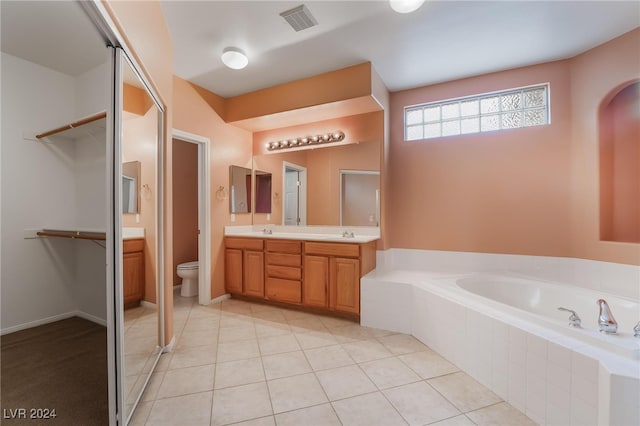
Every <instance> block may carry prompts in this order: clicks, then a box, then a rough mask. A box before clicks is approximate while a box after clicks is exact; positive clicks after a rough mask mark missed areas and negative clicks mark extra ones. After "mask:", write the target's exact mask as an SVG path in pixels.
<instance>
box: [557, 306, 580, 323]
mask: <svg viewBox="0 0 640 426" xmlns="http://www.w3.org/2000/svg"><path fill="white" fill-rule="evenodd" d="M558 310H559V311H565V312H571V316H570V317H569V325H570V326H571V327H580V326H581V324H582V320H581V319H580V317H579V316H578V314H576V312H575V311H572V310H571V309H567V308H563V307H559V308H558Z"/></svg>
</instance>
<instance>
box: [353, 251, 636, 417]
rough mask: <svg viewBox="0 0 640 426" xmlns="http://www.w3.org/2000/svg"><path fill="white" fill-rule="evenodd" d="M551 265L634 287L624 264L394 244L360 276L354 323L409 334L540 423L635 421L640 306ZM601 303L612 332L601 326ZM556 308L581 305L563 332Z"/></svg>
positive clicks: (632, 273)
mask: <svg viewBox="0 0 640 426" xmlns="http://www.w3.org/2000/svg"><path fill="white" fill-rule="evenodd" d="M407 259H410V261H408V260H407ZM585 266H586V268H585ZM554 268H556V269H558V270H560V271H561V272H562V273H560V274H557V275H558V276H560V277H562V278H566V277H571V278H574V279H575V282H572V284H575V283H576V282H590V283H591V285H593V286H594V287H595V285H594V283H596V282H597V281H599V282H603V283H607V284H608V285H609V286H610V287H611V288H621V289H623V290H624V291H627V292H628V293H629V294H632V295H634V294H635V291H636V289H635V288H634V286H637V285H638V283H639V282H640V280H639V279H638V278H640V268H638V267H634V266H629V265H620V267H617V266H616V265H613V264H603V263H602V262H599V263H598V262H593V263H589V262H588V261H584V260H577V259H558V258H540V257H534V256H510V255H488V254H469V253H451V252H450V253H444V252H429V251H421V250H399V249H391V250H388V251H387V252H379V253H378V268H377V270H375V271H373V272H371V273H370V274H368V275H367V276H365V277H364V278H363V279H362V281H361V323H362V324H363V325H365V326H370V327H378V328H385V329H390V330H394V331H398V332H404V333H409V334H412V335H413V336H415V337H416V338H418V339H419V340H421V341H422V342H424V343H425V344H426V345H428V346H429V347H431V348H432V349H433V350H435V351H437V352H439V353H440V354H442V355H443V356H445V357H446V358H447V359H448V360H449V361H451V362H453V363H454V364H456V365H457V366H458V367H459V368H460V369H462V370H464V371H465V372H467V373H468V374H470V375H471V376H472V377H474V378H475V379H476V380H478V381H479V382H481V383H482V384H484V385H485V386H487V387H489V388H490V389H492V390H493V391H494V392H495V393H496V394H497V395H498V396H500V397H502V398H503V399H504V400H506V401H508V402H509V403H511V404H512V405H513V406H515V407H516V408H518V409H519V410H521V411H522V412H524V413H525V414H526V415H528V416H529V417H530V418H532V419H533V420H534V421H536V422H537V423H539V424H549V425H553V424H558V425H581V426H582V425H638V424H640V404H638V401H640V339H638V338H634V337H633V332H632V329H633V326H634V325H635V324H636V322H637V321H638V320H639V319H640V305H639V304H638V301H637V300H635V299H634V297H627V296H626V295H613V294H610V293H607V292H604V291H601V290H599V289H597V288H580V287H577V286H576V285H569V284H562V283H561V282H559V280H554V279H553V275H554ZM572 268H573V269H572ZM583 269H584V275H582V274H583V272H582V270H583ZM599 271H603V273H602V275H601V276H598V273H599ZM532 272H533V273H535V272H539V275H538V276H537V277H536V276H531V275H533V274H532ZM525 275H527V276H528V277H525ZM587 275H588V277H587ZM594 276H596V277H597V280H596V279H594ZM567 281H569V280H567ZM599 298H604V299H606V300H607V301H608V302H609V305H610V307H611V310H612V312H613V315H614V316H615V318H616V320H617V321H618V324H619V328H618V330H619V333H618V334H616V335H607V334H604V333H600V332H599V331H598V326H597V317H598V306H597V305H596V300H597V299H599ZM558 306H564V307H566V308H569V309H573V310H575V311H577V312H578V314H579V315H580V317H581V318H582V323H583V326H584V327H583V328H580V329H577V328H573V327H570V326H569V325H568V316H569V315H568V313H567V312H561V311H557V307H558Z"/></svg>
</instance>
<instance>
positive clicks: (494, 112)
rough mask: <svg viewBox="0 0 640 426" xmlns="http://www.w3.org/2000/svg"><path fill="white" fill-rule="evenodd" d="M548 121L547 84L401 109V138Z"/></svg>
mask: <svg viewBox="0 0 640 426" xmlns="http://www.w3.org/2000/svg"><path fill="white" fill-rule="evenodd" d="M545 124H549V85H548V84H542V85H538V86H529V87H521V88H518V89H509V90H504V91H501V92H494V93H485V94H481V95H476V96H470V97H466V98H460V99H450V100H446V101H439V102H431V103H428V104H422V105H416V106H412V107H407V108H405V112H404V139H405V140H406V141H415V140H419V139H430V138H439V137H443V136H454V135H466V134H469V133H479V132H491V131H494V130H502V129H516V128H519V127H531V126H542V125H545Z"/></svg>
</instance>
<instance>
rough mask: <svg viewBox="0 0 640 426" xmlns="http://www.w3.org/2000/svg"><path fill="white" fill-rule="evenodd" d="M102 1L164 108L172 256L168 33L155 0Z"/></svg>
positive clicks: (169, 300) (167, 288) (168, 276)
mask: <svg viewBox="0 0 640 426" xmlns="http://www.w3.org/2000/svg"><path fill="white" fill-rule="evenodd" d="M102 5H103V6H104V7H105V9H106V11H107V13H108V14H109V16H110V17H111V19H113V21H114V22H115V24H116V26H117V27H118V30H119V31H120V32H121V33H122V34H123V36H124V37H125V39H126V41H127V44H128V45H129V47H130V48H131V49H132V50H133V55H134V56H135V57H136V59H137V61H138V62H139V63H140V65H141V66H142V71H143V73H144V74H145V76H146V77H147V78H148V79H149V81H150V83H151V85H152V86H153V87H154V89H155V90H156V92H157V93H158V96H159V97H160V103H161V104H162V105H163V107H164V108H165V111H166V113H165V123H164V137H163V144H162V146H163V149H164V158H165V170H164V171H165V175H164V179H165V185H164V190H165V192H164V201H165V205H164V211H163V214H164V219H165V223H164V229H163V231H164V253H165V256H166V259H171V258H172V256H173V254H172V253H173V251H172V248H173V241H172V239H173V233H172V231H173V225H172V209H171V205H172V202H173V199H172V190H171V182H172V175H171V149H169V147H170V140H171V137H170V135H171V123H172V109H171V106H172V105H173V99H172V97H173V46H172V44H171V35H170V34H169V29H168V28H167V25H166V22H165V20H164V13H163V11H162V6H161V5H160V3H159V2H151V1H113V0H111V1H108V0H102ZM172 266H173V265H172V264H171V262H164V277H165V282H164V284H165V285H164V301H165V310H164V316H165V333H164V334H165V342H163V344H168V343H169V342H170V341H171V339H172V338H173V286H172V280H173V275H172V271H171V268H172Z"/></svg>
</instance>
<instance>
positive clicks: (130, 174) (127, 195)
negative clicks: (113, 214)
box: [122, 161, 140, 213]
mask: <svg viewBox="0 0 640 426" xmlns="http://www.w3.org/2000/svg"><path fill="white" fill-rule="evenodd" d="M139 197H140V162H139V161H128V162H126V163H122V213H139V212H140V208H139V201H138V199H139Z"/></svg>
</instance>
